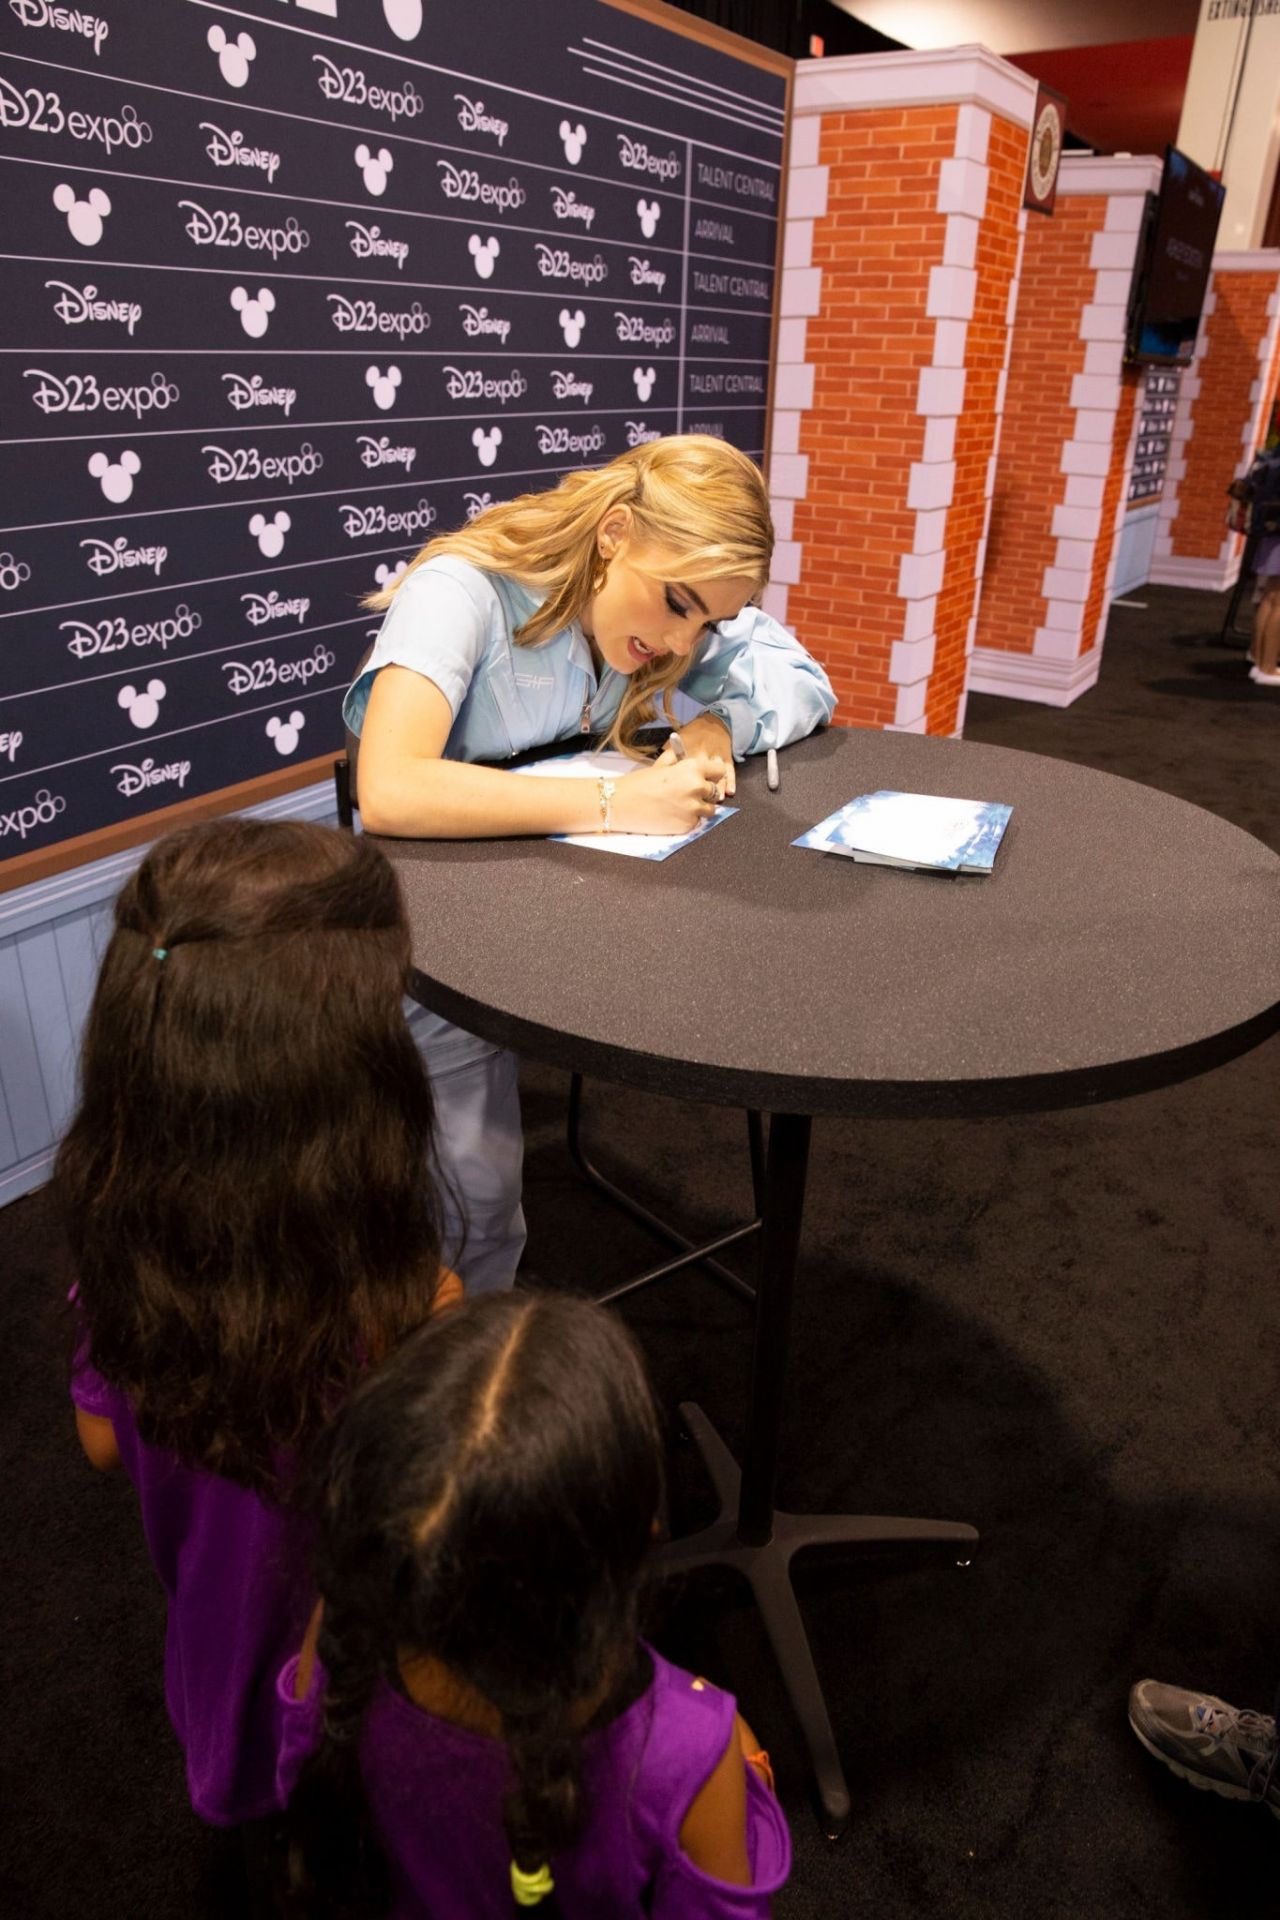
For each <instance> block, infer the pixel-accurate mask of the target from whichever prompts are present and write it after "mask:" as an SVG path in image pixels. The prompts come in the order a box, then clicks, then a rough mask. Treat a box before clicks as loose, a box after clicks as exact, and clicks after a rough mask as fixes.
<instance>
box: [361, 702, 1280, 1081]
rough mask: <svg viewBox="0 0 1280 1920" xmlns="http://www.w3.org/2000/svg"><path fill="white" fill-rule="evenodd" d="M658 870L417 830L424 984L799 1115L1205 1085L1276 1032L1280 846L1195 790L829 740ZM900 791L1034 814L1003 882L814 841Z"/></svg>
mask: <svg viewBox="0 0 1280 1920" xmlns="http://www.w3.org/2000/svg"><path fill="white" fill-rule="evenodd" d="M780 760H781V768H782V783H781V790H780V792H778V793H776V794H770V793H769V792H768V791H767V790H766V786H765V768H764V760H763V757H762V756H761V757H759V758H756V759H753V760H751V761H748V762H747V763H746V765H745V766H743V767H740V768H739V770H738V795H737V801H736V804H737V806H738V808H739V811H738V813H737V814H736V815H735V816H734V818H733V819H731V820H729V821H728V822H726V823H725V824H723V825H721V826H719V827H717V828H716V829H715V831H714V832H712V833H709V834H707V835H706V836H705V837H704V838H703V839H701V840H699V841H696V842H694V843H693V844H692V845H690V846H688V847H685V848H683V849H682V850H681V851H680V852H679V853H677V854H674V855H673V856H672V857H671V858H670V859H669V860H667V861H665V862H662V863H657V862H649V861H642V860H629V859H622V858H618V857H616V856H614V855H610V854H605V853H597V852H594V851H591V850H589V849H586V848H578V847H571V846H566V845H564V844H562V843H559V842H556V841H550V840H500V841H460V842H459V841H455V842H449V841H396V840H383V841H381V842H380V845H381V846H382V847H383V849H384V851H385V852H386V853H387V854H388V855H389V856H390V857H391V859H392V860H393V861H394V863H395V866H396V868H397V870H398V872H399V875H400V880H401V884H402V886H403V889H404V894H405V899H406V902H407V905H408V909H409V915H410V919H411V922H412V927H413V951H414V964H415V968H416V970H417V981H416V986H415V991H416V993H417V995H418V997H419V998H420V999H421V1000H422V1001H423V1002H424V1004H425V1005H427V1006H429V1007H431V1008H433V1009H435V1010H436V1011H437V1012H439V1013H442V1014H444V1015H446V1016H447V1017H448V1018H449V1019H451V1020H455V1021H457V1022H458V1023H459V1024H461V1025H464V1026H467V1027H470V1028H472V1029H473V1030H474V1031H475V1032H477V1033H480V1034H483V1035H484V1036H486V1037H487V1038H489V1039H492V1040H495V1041H499V1042H501V1043H502V1044H503V1045H506V1046H511V1047H514V1048H516V1050H517V1051H519V1052H524V1053H527V1054H530V1055H532V1056H534V1057H536V1058H538V1059H542V1060H546V1061H550V1062H552V1063H553V1064H557V1065H560V1066H563V1067H565V1068H570V1069H576V1070H577V1071H579V1072H581V1073H585V1074H591V1075H594V1076H596V1077H598V1078H601V1079H608V1080H614V1081H619V1082H622V1083H623V1084H629V1085H633V1086H641V1087H648V1088H651V1089H654V1090H656V1091H659V1092H666V1093H681V1094H684V1095H686V1096H687V1097H689V1098H691V1099H697V1100H706V1101H710V1102H712V1103H716V1104H723V1105H732V1106H753V1107H759V1108H762V1109H765V1110H767V1111H771V1112H795V1113H810V1114H822V1113H844V1114H860V1113H864V1114H873V1113H938V1112H957V1113H963V1112H972V1113H981V1112H986V1113H996V1112H1012V1111H1018V1110H1024V1109H1034V1108H1044V1107H1056V1106H1071V1105H1078V1104H1081V1103H1083V1102H1087V1101H1092V1100H1102V1099H1110V1098H1114V1097H1116V1096H1118V1095H1121V1094H1126V1093H1137V1092H1141V1091H1143V1090H1145V1089H1147V1088H1150V1087H1155V1086H1161V1085H1165V1084H1168V1083H1169V1082H1172V1081H1176V1080H1180V1079H1184V1078H1187V1077H1189V1076H1190V1075H1191V1074H1194V1073H1198V1072H1201V1071H1203V1070H1204V1069H1206V1068H1208V1067H1211V1066H1213V1065H1215V1064H1217V1063H1218V1062H1219V1061H1222V1060H1226V1059H1230V1058H1231V1057H1232V1056H1233V1055H1235V1054H1238V1053H1242V1052H1244V1051H1246V1050H1247V1049H1248V1048H1249V1047H1251V1046H1254V1045H1256V1044H1257V1043H1258V1042H1259V1041H1260V1040H1262V1039H1264V1038H1265V1037H1266V1036H1267V1035H1268V1034H1269V1033H1271V1032H1273V1031H1275V1030H1276V1029H1277V1027H1280V857H1277V855H1275V854H1273V853H1272V852H1270V851H1269V849H1268V848H1266V847H1265V846H1263V845H1262V844H1261V842H1260V841H1258V840H1255V839H1253V838H1252V837H1251V836H1250V835H1248V834H1246V833H1243V832H1241V831H1240V829H1239V828H1237V827H1233V826H1230V825H1228V823H1227V822H1226V821H1224V820H1221V819H1219V818H1217V816H1216V815H1213V814H1209V813H1205V812H1204V811H1202V810H1201V809H1200V808H1198V807H1193V806H1190V805H1188V804H1187V803H1186V802H1185V801H1182V800H1176V799H1173V798H1172V797H1171V796H1169V795H1168V794H1164V793H1160V792H1157V791H1156V790H1155V789H1154V788H1151V787H1143V786H1138V785H1136V784H1135V783H1134V782H1132V781H1128V780H1120V779H1116V778H1115V777H1114V776H1112V775H1110V774H1105V773H1098V772H1095V771H1093V770H1092V769H1090V768H1085V767H1077V766H1073V765H1071V764H1070V763H1068V762H1066V761H1061V760H1049V759H1046V758H1043V757H1042V756H1040V755H1038V754H1026V753H1016V752H1012V751H1010V750H1009V749H1007V748H1003V747H988V746H980V745H975V744H972V743H970V742H968V741H953V740H935V739H928V738H924V737H922V736H919V735H914V734H901V733H882V732H869V731H862V730H857V729H846V728H840V729H832V730H831V731H829V732H826V733H822V734H818V735H815V736H814V737H813V738H812V739H810V740H806V741H803V742H801V743H800V744H798V745H797V746H794V747H791V748H788V749H787V750H786V751H785V752H784V753H783V754H782V755H781V756H780ZM877 787H890V788H902V789H905V790H909V791H914V792H918V793H939V794H950V795H955V796H958V797H961V798H964V799H974V800H1000V801H1006V802H1009V803H1011V804H1012V806H1013V810H1014V811H1013V818H1012V820H1011V822H1010V824H1009V828H1008V831H1007V832H1006V834H1005V839H1004V844H1003V845H1002V847H1001V849H1000V853H999V856H998V858H997V861H996V866H995V871H994V872H993V873H992V874H991V875H990V876H987V877H976V876H961V877H951V876H939V875H933V874H923V873H908V872H901V871H897V870H894V869H889V868H883V867H874V866H862V865H859V864H857V863H856V862H854V861H852V860H848V859H842V858H840V857H839V856H836V855H830V854H820V853H812V852H807V851H803V850H801V849H799V848H796V847H793V846H792V845H791V844H790V843H791V841H792V840H794V839H795V837H796V835H797V834H799V833H801V832H803V831H804V830H805V828H807V827H809V826H812V825H813V824H814V823H815V822H816V821H818V820H821V819H822V818H823V817H824V816H825V815H826V814H828V813H831V812H833V811H834V810H835V808H836V807H838V806H840V805H841V804H842V803H843V802H844V801H846V800H849V799H851V798H852V797H853V796H854V795H855V794H858V793H865V792H868V791H871V790H873V789H875V788H877Z"/></svg>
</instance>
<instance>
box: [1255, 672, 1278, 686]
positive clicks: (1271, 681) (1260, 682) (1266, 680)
mask: <svg viewBox="0 0 1280 1920" xmlns="http://www.w3.org/2000/svg"><path fill="white" fill-rule="evenodd" d="M1249 678H1250V679H1251V680H1252V681H1253V684H1254V686H1255V687H1280V673H1264V672H1263V671H1262V668H1261V667H1255V668H1254V669H1253V671H1252V673H1251V674H1250V675H1249Z"/></svg>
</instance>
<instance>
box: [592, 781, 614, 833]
mask: <svg viewBox="0 0 1280 1920" xmlns="http://www.w3.org/2000/svg"><path fill="white" fill-rule="evenodd" d="M596 785H597V786H598V788H599V790H600V831H601V833H612V832H613V796H614V794H615V793H616V792H617V791H618V783H617V781H616V780H606V779H604V778H603V776H602V777H601V778H600V779H599V780H598V781H597V782H596Z"/></svg>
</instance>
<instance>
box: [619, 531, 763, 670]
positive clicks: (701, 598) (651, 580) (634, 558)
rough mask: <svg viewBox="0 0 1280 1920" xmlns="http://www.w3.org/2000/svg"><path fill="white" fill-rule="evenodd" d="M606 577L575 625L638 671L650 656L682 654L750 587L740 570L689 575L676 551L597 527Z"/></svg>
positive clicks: (742, 600) (735, 609) (732, 610)
mask: <svg viewBox="0 0 1280 1920" xmlns="http://www.w3.org/2000/svg"><path fill="white" fill-rule="evenodd" d="M599 543H600V552H601V555H602V556H603V558H604V559H605V560H607V561H608V564H609V577H608V579H607V580H606V581H605V583H604V585H603V587H601V589H600V591H599V593H597V594H596V595H594V597H593V598H592V600H591V601H590V603H589V605H588V607H587V609H586V612H585V613H584V614H583V616H582V629H583V632H584V633H585V634H586V636H587V638H588V640H590V641H592V642H593V643H594V645H595V649H596V652H597V653H598V654H599V655H600V657H601V659H602V660H603V661H604V664H605V665H606V666H607V667H612V668H613V670H614V672H615V673H638V672H639V670H640V669H641V667H647V666H649V665H650V663H651V662H653V661H655V660H661V661H664V662H665V661H666V659H667V658H668V657H669V656H671V655H673V654H674V655H675V656H676V657H677V658H679V659H682V660H683V659H685V658H687V656H688V655H689V654H691V653H692V651H693V649H694V648H695V647H696V646H697V644H698V642H699V641H700V640H702V639H704V638H705V637H706V635H707V633H708V632H709V631H710V629H711V628H712V627H714V626H715V624H716V622H717V621H720V620H732V619H733V618H734V616H735V615H736V614H738V613H741V611H742V609H743V607H744V606H745V605H746V603H747V601H748V600H749V599H750V598H751V596H752V594H753V593H754V592H755V591H756V582H755V581H754V580H750V579H747V578H745V577H744V578H737V577H731V578H729V579H727V580H697V579H689V578H687V577H686V576H685V574H684V572H683V571H682V563H681V561H680V558H679V556H678V555H676V554H672V553H671V552H669V551H668V550H667V549H666V548H665V547H660V546H652V545H640V544H639V543H638V542H637V541H635V540H634V539H633V538H631V536H630V535H629V534H628V533H626V532H625V531H623V532H620V533H619V532H617V531H615V530H613V529H611V528H610V527H609V525H608V523H606V524H605V526H603V527H602V528H601V530H600V534H599Z"/></svg>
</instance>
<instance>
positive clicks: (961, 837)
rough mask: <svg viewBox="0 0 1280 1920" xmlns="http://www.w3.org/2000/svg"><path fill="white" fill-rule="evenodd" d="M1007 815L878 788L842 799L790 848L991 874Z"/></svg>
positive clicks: (1002, 809) (981, 804)
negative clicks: (839, 803)
mask: <svg viewBox="0 0 1280 1920" xmlns="http://www.w3.org/2000/svg"><path fill="white" fill-rule="evenodd" d="M1012 812H1013V808H1012V807H1006V806H1002V805H1001V804H1000V802H999V801H995V800H951V799H948V798H946V797H945V796H944V795H942V794H934V793H895V792H894V791H892V790H891V789H889V788H881V789H880V790H879V792H877V793H860V794H859V795H858V796H857V798H856V799H854V800H848V801H846V802H845V804H844V806H842V807H838V808H837V809H836V811H835V812H834V813H829V814H828V815H827V817H826V819H825V820H820V821H819V822H818V824H817V826H816V827H810V828H809V830H808V832H807V833H802V834H801V835H800V838H799V839H798V840H795V841H793V842H792V845H793V846H797V847H811V848H813V850H814V851H815V852H817V853H841V854H844V855H845V857H846V858H847V859H849V860H861V861H864V862H866V863H867V864H868V865H871V866H877V867H911V868H914V869H916V870H917V871H919V872H923V873H990V871H991V868H992V866H993V864H994V862H995V857H996V853H997V850H998V849H999V846H1000V842H1001V840H1002V839H1003V837H1004V830H1005V828H1006V827H1007V826H1008V824H1009V816H1010V814H1011V813H1012Z"/></svg>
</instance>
